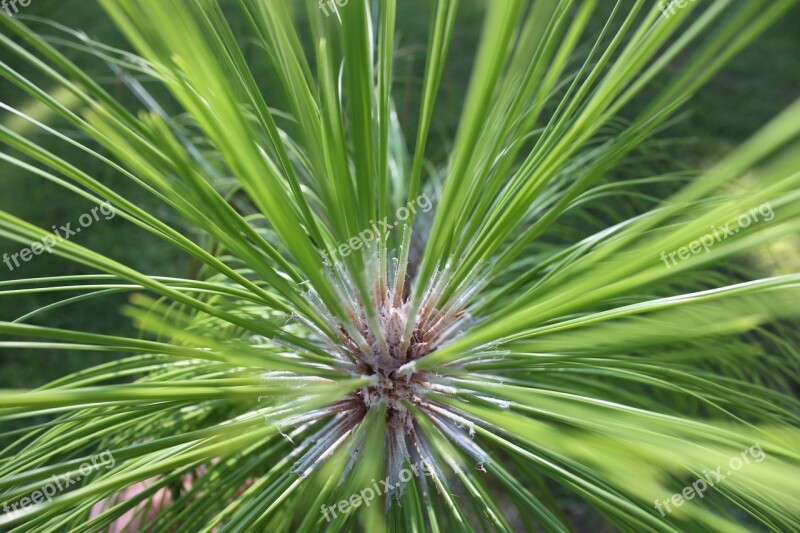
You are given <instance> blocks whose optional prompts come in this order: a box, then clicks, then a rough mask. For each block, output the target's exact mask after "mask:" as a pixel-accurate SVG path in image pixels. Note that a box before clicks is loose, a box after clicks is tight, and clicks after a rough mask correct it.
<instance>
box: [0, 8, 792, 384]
mask: <svg viewBox="0 0 800 533" xmlns="http://www.w3.org/2000/svg"><path fill="white" fill-rule="evenodd" d="M486 1H501V0H486ZM741 1H745V0H741ZM747 1H749V0H747ZM600 3H601V5H602V6H603V7H602V8H601V9H600V10H598V17H597V18H596V20H595V21H594V27H599V24H601V23H602V22H603V21H604V18H603V17H602V15H604V14H605V13H607V8H609V7H611V6H612V5H613V2H612V1H611V0H601V2H600ZM228 4H229V6H230V7H231V8H232V9H230V13H231V16H232V24H233V25H234V26H235V27H236V26H237V25H240V24H242V21H241V20H239V18H238V14H237V12H236V9H235V5H234V3H231V2H228ZM431 5H432V2H431V1H430V0H402V1H401V2H398V20H397V23H398V40H399V46H398V50H397V58H398V59H397V63H396V66H395V76H396V81H395V83H396V85H395V88H394V96H395V101H396V104H397V108H398V114H399V115H400V116H401V117H402V119H403V120H404V121H405V128H406V134H407V135H408V136H409V138H413V133H411V132H414V131H415V128H416V119H415V116H416V110H417V104H418V95H419V90H420V87H421V77H422V72H423V68H424V57H425V46H426V39H427V33H428V20H429V17H428V13H429V10H430V7H431ZM484 5H485V2H484V1H481V0H464V1H463V2H462V7H461V10H460V15H459V17H460V20H459V22H458V24H457V26H456V32H455V35H454V41H453V44H452V47H451V50H450V56H449V61H448V64H447V69H446V72H445V77H444V80H443V84H442V89H441V94H440V102H439V105H438V107H437V109H436V114H435V119H434V123H435V125H434V130H433V132H432V150H431V152H430V156H431V158H432V159H434V160H435V161H437V162H441V161H442V160H443V159H444V158H445V156H446V153H447V147H448V146H449V141H450V139H452V138H453V135H454V132H455V128H456V126H457V123H458V117H459V114H460V110H461V102H462V101H463V97H464V93H465V91H466V87H467V83H468V80H469V73H470V68H471V63H472V58H473V55H474V50H475V46H476V44H477V42H478V36H479V33H480V27H481V21H482V12H483V9H484ZM23 9H24V13H23V14H24V15H25V17H42V18H46V19H50V20H52V21H55V22H57V23H58V24H62V25H64V26H66V27H69V28H72V29H76V30H80V31H83V32H85V33H86V34H87V35H89V36H91V37H92V38H94V39H96V40H99V41H102V42H105V43H108V44H111V45H113V46H117V47H121V48H127V45H126V44H125V43H124V40H123V39H122V38H121V36H120V35H119V34H118V33H117V32H116V30H115V28H114V27H113V25H112V24H111V23H110V21H109V20H108V18H107V17H106V15H105V13H104V12H103V11H102V10H101V9H100V8H99V6H97V5H96V4H95V3H94V2H93V1H86V0H32V3H31V5H30V6H28V7H27V8H23ZM2 16H5V15H2ZM298 20H302V13H299V14H298ZM30 23H31V24H36V25H37V27H43V26H41V23H40V22H35V21H34V20H31V21H30ZM45 33H46V34H47V35H50V36H52V39H51V40H52V42H54V43H56V44H60V45H63V44H64V42H65V41H64V39H65V37H66V35H65V34H64V33H63V32H61V31H59V30H58V29H56V28H49V29H47V30H46V32H45ZM70 40H71V41H72V42H75V39H74V38H73V39H70ZM62 49H63V47H62ZM66 50H67V55H68V57H70V58H71V59H73V60H74V61H75V62H76V63H77V64H78V65H79V66H81V67H82V68H84V69H85V70H87V71H88V72H89V73H91V74H92V75H93V76H95V79H96V80H98V81H99V82H100V83H102V84H103V85H104V86H105V87H106V88H107V90H108V91H109V92H110V93H111V94H112V95H114V96H115V97H116V98H118V99H119V100H120V101H121V102H123V103H124V104H125V105H126V106H128V107H129V109H132V110H138V109H141V107H142V106H141V104H140V103H139V102H138V101H137V100H136V99H135V98H134V97H133V95H131V94H130V93H129V92H128V91H127V89H126V88H125V86H124V84H122V83H121V82H120V80H119V79H118V78H117V77H116V76H115V75H114V74H113V72H112V71H111V70H110V69H109V68H108V66H107V65H106V64H104V63H103V62H102V61H101V60H99V59H98V58H96V57H94V56H91V55H89V54H86V53H84V52H82V51H80V50H76V49H66ZM798 52H800V8H795V9H794V10H793V11H792V12H791V13H790V14H789V16H786V17H784V18H783V19H782V20H781V21H780V23H779V24H778V25H777V26H775V27H773V28H772V29H771V30H770V31H768V32H767V33H766V34H764V35H763V36H762V37H761V38H760V39H759V40H758V41H757V42H756V43H754V45H753V46H751V47H750V48H749V49H748V50H746V51H745V52H744V53H742V54H741V55H740V56H738V57H737V58H736V59H735V60H734V61H733V62H732V63H731V64H729V65H728V66H727V67H726V68H725V69H724V71H723V72H721V73H720V74H719V75H717V76H716V77H715V78H714V79H713V81H712V82H711V83H710V84H709V85H707V86H706V87H705V88H704V89H703V90H702V92H701V93H699V94H698V95H697V96H696V98H695V99H694V100H693V101H692V102H691V103H690V105H689V107H688V110H689V111H690V112H689V113H687V114H686V116H685V118H684V119H683V120H682V121H681V122H680V123H679V124H677V125H676V126H675V127H673V128H672V129H671V130H670V131H669V132H668V133H667V135H668V136H669V137H670V138H673V139H679V140H680V142H676V143H673V144H672V145H671V146H673V148H672V153H671V156H672V157H674V158H675V159H677V160H679V161H682V162H683V163H685V164H687V165H690V166H693V167H706V166H708V165H709V164H711V163H713V162H714V161H715V160H717V159H718V158H719V157H721V155H723V154H725V153H726V152H728V151H729V150H730V149H732V148H734V147H735V146H736V145H737V144H738V143H740V142H741V141H742V140H744V139H746V138H747V137H748V136H749V135H750V134H752V133H754V132H755V131H756V130H757V129H758V128H759V127H760V126H762V125H763V124H764V123H765V122H767V121H768V120H769V119H770V118H771V117H773V116H775V115H776V114H777V113H778V112H780V111H781V110H782V109H783V108H785V107H786V106H787V105H789V104H790V103H791V102H793V101H794V100H795V99H796V98H797V97H798V96H800V53H798ZM247 55H248V58H249V59H250V60H251V65H252V66H253V67H254V70H255V71H256V73H257V78H258V79H259V81H260V82H261V83H262V84H263V86H264V87H265V91H266V92H268V91H269V86H270V81H269V73H268V71H267V69H266V67H265V66H264V61H263V57H260V56H262V51H261V50H259V49H257V48H256V47H254V46H250V47H249V48H248V49H247ZM3 61H5V62H8V63H9V64H10V65H11V66H12V67H13V68H14V69H17V70H18V71H20V72H21V73H23V74H24V75H26V76H30V78H31V79H33V80H34V81H40V80H42V78H41V76H40V75H38V73H36V72H34V71H33V70H32V69H31V68H30V67H29V66H27V65H25V64H24V63H23V62H22V61H20V60H19V59H18V58H16V57H4V58H3ZM661 81H664V79H662V80H661ZM43 87H45V88H47V87H48V85H47V83H44V85H43ZM147 87H148V89H150V90H154V91H156V94H159V93H158V90H157V88H156V87H153V86H152V84H151V85H147ZM64 97H65V95H63V94H59V95H58V98H59V99H62V98H64ZM268 100H269V98H268ZM0 101H2V102H3V103H6V104H8V105H10V106H12V107H16V108H20V109H24V110H25V111H26V112H27V113H30V114H32V115H34V116H35V117H37V118H39V119H41V120H43V121H45V122H48V123H50V120H51V117H49V115H48V113H47V110H46V108H44V107H43V106H41V105H39V104H36V103H35V102H33V101H31V100H30V99H29V98H28V97H27V96H26V95H24V94H23V93H21V91H19V90H17V89H16V88H15V87H13V86H12V85H10V84H9V83H7V82H5V81H0ZM165 103H166V105H165V107H167V109H168V110H170V111H176V110H175V109H174V108H173V109H170V106H169V100H168V99H165ZM271 103H272V102H271ZM0 122H2V123H3V124H5V125H6V126H8V127H10V128H12V129H14V130H15V131H17V132H19V133H22V134H24V135H26V136H28V137H29V138H31V139H33V140H35V141H36V142H38V143H41V144H42V145H43V146H45V147H47V148H48V149H51V150H54V151H56V153H58V154H59V155H63V157H65V158H67V159H69V160H70V161H72V162H74V163H75V164H76V165H78V166H79V167H80V168H82V169H83V170H85V171H86V172H88V173H89V174H90V175H92V176H93V177H95V178H97V179H100V180H101V181H103V182H104V183H106V184H107V185H109V186H111V187H113V188H116V189H117V190H119V191H120V192H122V193H123V194H126V195H127V196H128V197H130V198H131V199H134V200H136V201H138V202H139V203H140V204H141V205H143V206H145V207H147V208H148V209H150V210H152V211H154V212H155V213H156V214H158V215H159V216H161V217H162V218H163V219H165V220H166V221H168V222H170V223H172V224H174V225H175V226H176V227H179V228H182V229H183V231H185V232H186V233H187V234H191V229H190V228H186V227H183V226H181V223H180V221H179V220H176V219H175V217H174V215H173V214H172V213H171V212H170V211H169V210H168V209H166V208H165V207H164V206H163V205H160V204H158V203H157V202H156V201H154V200H153V199H152V197H150V196H149V195H148V194H147V193H145V192H143V191H142V190H141V189H139V188H138V187H137V186H135V185H134V184H133V183H131V182H130V181H128V180H127V179H126V178H124V177H122V176H120V175H118V174H116V173H115V172H113V171H111V170H110V169H109V168H107V167H104V166H102V165H100V164H99V163H97V162H96V161H95V160H93V159H91V158H89V157H88V156H86V155H84V154H80V153H76V151H75V150H72V149H69V150H68V149H65V146H64V143H60V142H54V141H53V140H52V139H51V138H49V137H48V136H46V135H42V134H41V133H38V132H36V131H35V130H34V129H32V128H30V127H29V126H27V125H25V124H24V123H22V122H21V121H19V120H17V119H15V118H14V117H11V116H10V115H9V114H8V113H5V112H0ZM52 125H53V126H55V127H57V128H58V129H59V130H60V131H62V132H63V133H67V134H71V135H72V134H76V133H75V132H74V130H71V129H70V128H69V127H68V126H67V125H66V124H64V123H57V122H54V123H52ZM4 150H5V148H4ZM14 155H16V154H14ZM0 180H2V188H1V189H0V191H2V192H0V209H3V210H6V211H9V212H10V213H12V214H14V215H16V216H18V217H21V218H23V219H25V220H28V221H30V222H32V223H34V224H36V225H39V226H41V227H44V228H49V227H51V226H52V225H54V224H56V225H62V224H65V223H66V222H70V221H71V222H73V226H74V225H75V223H76V221H77V220H78V217H80V215H81V214H83V213H87V212H88V211H89V209H90V208H91V207H92V204H89V203H88V202H86V201H84V200H82V199H80V198H78V197H76V196H75V195H72V194H69V193H66V192H65V191H64V190H63V189H62V188H60V187H58V186H55V185H53V184H51V183H48V182H46V181H44V180H43V179H41V178H38V177H36V176H33V175H31V174H30V173H27V172H22V171H20V170H19V169H17V168H16V167H12V166H10V165H8V164H5V163H0ZM75 241H76V242H78V243H79V244H81V245H84V246H87V247H90V248H93V249H96V250H99V251H101V252H103V253H105V254H107V255H109V256H110V257H112V258H114V259H116V260H118V261H121V262H123V263H125V264H128V265H130V266H132V267H134V268H136V269H138V270H140V271H143V272H145V273H150V274H158V275H164V276H170V275H174V276H192V274H193V269H194V268H195V265H192V264H191V263H190V261H189V260H187V258H186V257H184V256H182V255H181V254H179V253H178V252H176V250H175V249H173V248H171V247H169V246H166V245H164V244H163V243H162V242H161V241H159V240H158V239H156V238H154V237H152V236H151V235H149V234H148V233H145V232H143V231H141V230H138V229H137V228H135V227H133V226H132V225H130V224H128V223H126V222H125V221H123V220H120V219H118V218H115V219H113V220H110V221H104V220H102V218H101V220H100V221H99V222H95V223H94V224H93V225H92V226H91V227H90V228H87V229H86V230H84V231H83V232H82V233H81V234H80V235H78V236H76V237H75ZM21 247H22V246H21V245H18V244H17V243H13V242H10V241H7V240H3V239H0V256H2V254H3V253H15V252H18V251H19V250H20V248H21ZM86 273H92V272H90V271H89V270H87V269H86V268H84V267H82V266H80V265H75V264H73V263H70V262H67V261H64V260H61V259H59V258H58V257H56V256H50V255H46V254H45V255H42V256H39V257H36V258H34V260H32V261H30V262H28V263H24V264H23V265H22V266H21V267H20V268H18V269H15V270H14V271H13V272H9V270H8V269H7V268H6V266H5V265H3V264H0V281H7V280H12V279H20V278H34V277H42V276H53V275H67V274H86ZM9 288H15V287H4V289H9ZM71 295H72V294H69V295H67V294H64V293H62V294H59V295H56V296H53V295H44V294H42V295H25V296H14V295H3V296H2V301H0V320H13V319H16V318H18V317H20V316H22V315H24V314H25V313H27V312H29V311H31V310H34V309H36V308H38V307H41V306H43V305H46V304H48V303H51V302H53V301H56V300H59V299H63V298H67V297H68V296H71ZM127 298H128V295H126V294H123V295H116V296H108V297H104V298H100V299H92V300H89V301H86V302H81V303H79V304H75V305H70V306H67V307H62V308H60V309H57V310H55V311H52V312H48V313H46V314H41V315H39V316H37V317H36V318H34V319H32V321H33V322H35V323H43V324H47V325H49V326H52V327H57V328H74V329H78V330H85V331H93V332H100V333H113V334H117V335H134V336H135V335H136V331H135V330H134V329H133V327H132V326H131V324H130V322H129V321H128V319H126V318H125V317H122V316H121V315H120V314H119V308H120V307H121V306H122V305H123V304H124V303H125V302H126V300H127ZM111 356H112V355H109V354H93V353H88V354H87V353H69V352H63V351H52V352H48V351H41V350H36V351H28V350H16V351H15V352H14V353H12V352H10V351H8V350H2V349H0V368H2V372H0V382H1V383H0V386H3V387H11V388H29V387H35V386H38V385H41V384H43V383H46V382H48V381H50V380H51V379H53V378H56V377H58V376H61V375H63V374H65V373H67V372H69V371H72V370H77V369H80V368H85V367H87V366H89V365H92V364H96V363H98V362H101V361H104V360H107V359H108V358H109V357H111Z"/></svg>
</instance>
